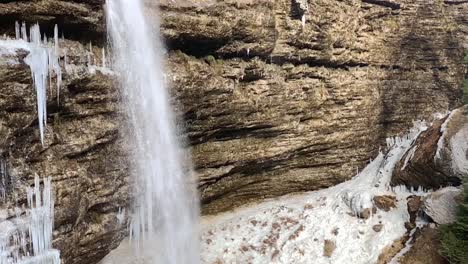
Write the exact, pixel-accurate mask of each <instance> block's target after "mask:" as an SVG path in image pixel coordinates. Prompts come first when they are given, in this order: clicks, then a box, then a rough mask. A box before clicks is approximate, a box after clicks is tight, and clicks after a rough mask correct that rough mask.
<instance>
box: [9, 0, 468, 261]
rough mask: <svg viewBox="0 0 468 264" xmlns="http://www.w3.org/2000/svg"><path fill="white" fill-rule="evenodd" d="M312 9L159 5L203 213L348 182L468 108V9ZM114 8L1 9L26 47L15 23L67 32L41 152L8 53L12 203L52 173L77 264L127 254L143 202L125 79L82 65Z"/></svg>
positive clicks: (179, 1) (27, 4)
mask: <svg viewBox="0 0 468 264" xmlns="http://www.w3.org/2000/svg"><path fill="white" fill-rule="evenodd" d="M305 2H306V1H287V0H276V1H273V0H261V1H259V0H257V1H250V0H237V1H236V0H227V1H215V0H203V1H202V0H175V1H169V0H161V1H160V3H159V6H160V8H161V11H160V14H159V15H160V17H161V27H162V28H161V33H162V35H163V36H164V38H165V39H166V43H167V47H168V55H167V80H168V81H169V82H170V84H171V88H172V92H173V94H174V98H175V100H174V104H175V105H176V106H177V113H178V116H179V119H180V120H179V121H180V122H179V123H180V125H181V128H182V129H183V130H184V131H185V132H186V133H187V135H188V140H187V143H188V145H189V146H190V148H191V150H192V155H193V159H194V164H195V167H196V172H197V174H198V175H199V180H200V188H199V189H200V194H201V200H202V210H203V212H204V213H206V214H213V213H217V212H220V211H224V210H229V209H231V208H234V207H236V206H239V205H243V204H245V203H248V202H253V201H257V200H260V199H264V198H268V197H275V196H279V195H283V194H287V193H292V192H300V191H308V190H316V189H320V188H324V187H328V186H332V185H335V184H337V183H339V182H342V181H344V180H346V179H349V178H350V177H352V176H353V175H354V174H355V172H356V170H357V169H360V168H362V167H363V166H364V165H365V164H366V162H367V161H368V160H369V159H370V158H372V157H374V156H375V154H376V153H377V151H378V149H379V147H380V146H381V145H382V143H383V142H384V138H385V137H387V136H392V135H396V134H399V133H402V132H404V131H405V130H406V129H408V128H409V127H410V126H411V123H412V121H413V120H416V119H427V118H431V117H432V114H433V113H435V112H445V111H446V110H449V109H453V108H455V107H457V106H459V105H460V104H461V83H462V80H463V76H464V72H465V69H464V68H463V64H462V57H463V56H462V54H463V47H465V48H467V47H468V41H467V40H468V26H467V21H468V3H466V1H455V0H454V1H431V2H430V3H429V2H428V1H425V0H416V1H415V0H407V1H390V0H388V1H387V0H363V1H357V0H347V1H332V0H314V1H308V3H307V5H305V4H304V3H305ZM103 4H104V3H103V1H102V0H74V1H71V0H67V1H55V0H41V1H33V2H31V1H6V2H3V3H0V17H1V18H0V35H2V34H3V33H5V34H7V35H10V36H14V22H15V21H26V22H27V23H35V22H38V23H39V24H40V25H41V26H42V28H43V29H45V31H46V33H48V35H49V36H51V35H52V34H51V33H52V30H53V25H54V24H58V25H59V28H60V30H61V31H63V35H64V37H65V40H63V41H62V42H61V46H62V47H63V50H62V53H63V52H64V51H65V50H67V56H68V60H69V62H68V63H69V64H70V65H69V67H71V68H73V70H71V71H70V73H67V74H65V75H64V84H63V88H62V91H61V95H60V103H59V104H57V100H56V94H54V93H53V92H52V93H51V94H50V96H49V101H48V112H49V115H48V124H49V125H48V127H47V133H46V142H45V143H46V144H45V147H42V145H41V143H40V140H39V132H38V128H37V120H36V118H37V117H36V116H37V115H36V112H35V95H34V92H33V88H32V86H31V84H32V80H31V77H30V71H29V68H28V66H27V65H25V64H24V62H23V59H24V57H25V56H26V53H25V52H22V51H18V52H17V53H16V54H15V55H12V57H13V59H14V61H17V63H11V59H12V58H9V57H7V56H2V57H0V63H1V65H2V66H1V67H0V83H1V85H0V93H1V96H0V112H1V114H0V138H1V140H0V150H1V154H2V158H3V160H4V161H5V162H6V164H8V174H7V175H6V176H5V177H7V179H8V181H7V182H9V183H10V184H8V194H9V195H8V201H6V202H4V204H3V207H10V208H11V206H13V204H15V203H16V201H18V202H19V203H24V188H25V186H27V185H30V184H31V183H32V179H33V176H34V174H36V173H37V174H39V175H41V176H46V175H48V176H51V177H52V179H53V184H54V188H55V197H56V226H55V229H56V231H55V234H54V235H55V238H56V239H55V244H54V245H56V247H58V248H59V249H60V250H61V254H62V257H63V259H64V261H65V263H73V264H75V263H95V262H97V261H98V260H99V259H100V258H101V257H102V256H104V255H105V254H106V253H107V252H108V251H109V250H110V248H112V247H114V246H115V245H116V243H118V241H119V240H120V239H121V238H122V237H123V235H124V233H125V230H124V227H125V225H124V224H120V223H119V221H118V219H117V215H118V212H119V208H125V207H126V206H127V205H128V203H129V200H130V199H131V196H132V195H131V191H129V190H130V189H129V181H131V179H129V178H128V161H127V160H126V158H125V153H126V149H125V146H126V145H125V142H124V139H123V137H122V133H121V131H122V127H121V124H122V122H121V121H122V119H123V115H122V113H121V111H120V108H119V106H118V100H119V96H118V92H117V89H116V86H115V85H114V82H113V80H114V79H115V78H114V76H112V74H102V73H101V72H100V71H99V70H98V71H89V69H88V67H86V66H85V65H86V64H87V63H88V62H87V59H86V57H87V53H89V52H88V51H87V50H88V49H89V48H88V42H89V41H91V42H93V44H94V45H93V46H94V47H95V48H94V49H93V54H94V55H93V58H95V60H96V61H97V62H99V61H100V60H101V57H100V56H101V55H100V54H101V53H100V49H98V48H97V47H100V46H105V45H106V44H105V42H104V41H105V39H106V38H105V22H104V14H103V11H102V10H103V9H102V5H103ZM147 5H148V10H149V11H148V12H149V14H150V15H154V16H156V15H157V14H156V12H153V11H154V10H155V9H156V8H157V6H156V5H157V4H155V3H154V2H152V1H148V3H147ZM305 6H306V7H307V8H305ZM62 55H63V57H62V59H63V58H64V56H65V54H62ZM13 193H16V194H17V195H16V196H17V197H15V195H13Z"/></svg>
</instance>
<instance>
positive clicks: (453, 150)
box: [392, 106, 468, 189]
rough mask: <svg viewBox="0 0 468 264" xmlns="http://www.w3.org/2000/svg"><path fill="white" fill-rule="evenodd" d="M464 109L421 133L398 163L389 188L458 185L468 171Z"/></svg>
mask: <svg viewBox="0 0 468 264" xmlns="http://www.w3.org/2000/svg"><path fill="white" fill-rule="evenodd" d="M466 111H467V106H465V107H461V108H458V109H456V110H454V111H453V112H452V113H451V114H450V115H447V116H446V117H445V118H443V119H441V120H439V121H435V122H434V124H433V125H432V126H431V127H430V128H429V129H428V130H426V131H425V132H423V133H421V135H420V136H419V138H418V139H417V140H416V142H415V143H414V146H413V148H412V149H411V150H410V151H408V152H407V153H406V154H405V157H404V158H403V159H402V160H401V161H400V162H399V163H398V164H397V166H396V168H395V170H394V173H393V177H392V185H393V186H396V185H402V184H403V185H406V186H407V187H412V188H419V187H421V186H422V187H423V188H426V189H438V188H440V187H444V186H458V185H460V184H461V178H462V176H463V174H465V173H467V172H468V156H467V155H468V140H467V138H468V137H466V135H468V125H467V124H468V115H467V114H466Z"/></svg>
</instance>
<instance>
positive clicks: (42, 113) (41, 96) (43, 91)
mask: <svg viewBox="0 0 468 264" xmlns="http://www.w3.org/2000/svg"><path fill="white" fill-rule="evenodd" d="M15 26H16V30H15V32H16V38H17V39H22V40H24V41H26V42H29V43H28V44H29V54H28V56H27V57H26V59H25V60H24V61H25V62H26V64H28V65H29V67H30V69H31V75H32V79H33V82H34V88H35V90H36V97H37V117H38V120H39V131H40V137H41V143H42V144H44V130H45V127H46V125H47V87H48V86H50V87H52V76H53V75H55V78H56V94H57V103H59V98H60V86H61V84H62V70H61V68H60V58H59V57H60V55H59V54H60V48H59V39H58V27H57V25H55V28H54V43H53V46H51V45H49V43H47V38H46V36H44V39H42V38H41V31H40V28H39V25H38V24H36V25H33V26H31V28H30V36H29V39H28V36H27V33H26V24H25V23H23V24H22V25H21V26H20V24H19V23H18V22H16V24H15Z"/></svg>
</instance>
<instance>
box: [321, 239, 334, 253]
mask: <svg viewBox="0 0 468 264" xmlns="http://www.w3.org/2000/svg"><path fill="white" fill-rule="evenodd" d="M335 249H336V245H335V242H333V241H331V240H328V239H325V241H324V242H323V256H325V257H331V256H332V255H333V251H335Z"/></svg>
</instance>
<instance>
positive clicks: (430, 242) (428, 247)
mask: <svg viewBox="0 0 468 264" xmlns="http://www.w3.org/2000/svg"><path fill="white" fill-rule="evenodd" d="M439 250H440V235H439V231H438V230H437V229H435V228H429V227H426V228H423V229H422V230H421V234H420V235H419V236H418V237H417V238H416V240H415V241H414V243H413V246H412V247H411V249H410V250H409V251H408V252H407V253H406V254H405V255H403V257H401V258H400V259H399V260H398V261H399V263H401V264H449V262H448V261H447V260H446V259H445V258H444V257H442V256H441V255H440V254H439Z"/></svg>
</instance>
